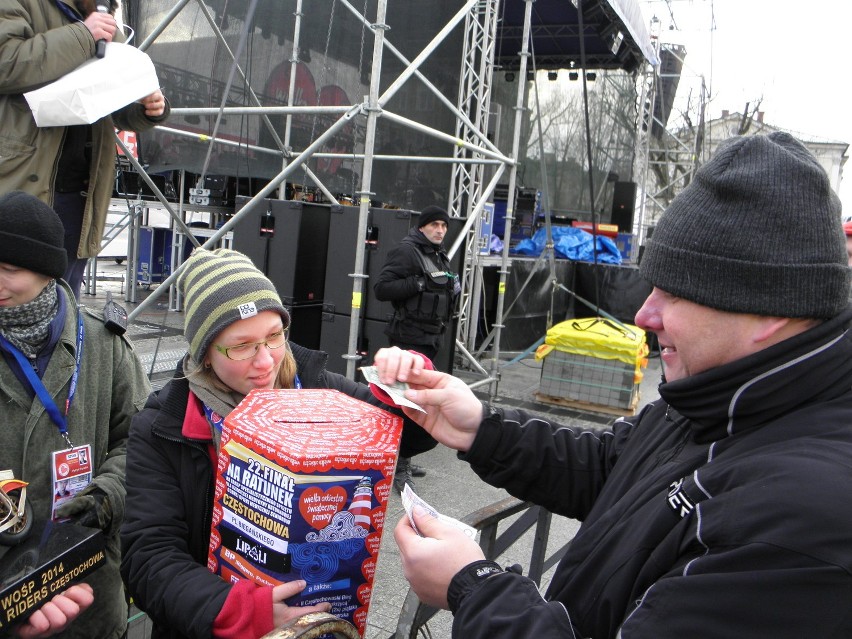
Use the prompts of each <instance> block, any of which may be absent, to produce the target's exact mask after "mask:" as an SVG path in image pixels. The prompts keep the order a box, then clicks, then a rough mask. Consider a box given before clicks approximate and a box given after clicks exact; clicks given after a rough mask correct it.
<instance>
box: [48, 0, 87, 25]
mask: <svg viewBox="0 0 852 639" xmlns="http://www.w3.org/2000/svg"><path fill="white" fill-rule="evenodd" d="M54 2H55V3H56V8H57V9H59V10H60V11H61V12H62V13H63V14H65V17H66V18H68V19H69V20H71V22H82V21H83V20H82V19H81V17H80V16H79V15H77V14H76V13H75V12H74V10H73V9H72V8H71V7H69V6H68V5H67V4H65V3H64V2H62V0H54Z"/></svg>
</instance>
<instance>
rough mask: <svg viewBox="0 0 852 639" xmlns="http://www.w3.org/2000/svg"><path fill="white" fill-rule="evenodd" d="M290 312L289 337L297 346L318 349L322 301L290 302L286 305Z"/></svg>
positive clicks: (322, 311) (320, 338)
mask: <svg viewBox="0 0 852 639" xmlns="http://www.w3.org/2000/svg"><path fill="white" fill-rule="evenodd" d="M286 308H287V310H288V311H289V312H290V334H289V339H291V340H292V341H294V342H295V343H296V344H298V345H299V346H304V347H305V348H312V349H314V350H319V349H320V348H321V341H322V327H323V322H322V317H323V313H324V311H325V307H324V306H323V304H322V302H318V303H313V304H292V305H287V306H286Z"/></svg>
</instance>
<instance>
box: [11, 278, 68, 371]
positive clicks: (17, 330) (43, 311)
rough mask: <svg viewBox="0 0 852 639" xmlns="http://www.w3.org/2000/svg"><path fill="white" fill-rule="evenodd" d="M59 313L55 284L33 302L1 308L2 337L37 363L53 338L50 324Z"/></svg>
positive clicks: (51, 282) (47, 287)
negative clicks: (42, 350) (50, 338)
mask: <svg viewBox="0 0 852 639" xmlns="http://www.w3.org/2000/svg"><path fill="white" fill-rule="evenodd" d="M58 312H59V297H58V296H57V293H56V280H53V279H52V280H50V283H49V284H48V285H47V286H45V287H44V290H43V291H42V292H41V293H39V294H38V296H37V297H36V298H35V299H34V300H32V301H31V302H27V303H26V304H20V305H18V306H11V307H0V333H2V335H3V337H5V338H6V339H7V340H9V342H10V343H11V344H12V345H13V346H14V347H15V348H17V349H18V350H19V351H21V353H23V354H24V357H26V358H27V359H35V358H36V357H37V356H38V353H39V351H40V350H41V349H42V348H43V347H44V345H45V344H47V340H48V338H49V337H50V323H51V322H52V321H53V319H54V318H55V317H56V314H57V313H58Z"/></svg>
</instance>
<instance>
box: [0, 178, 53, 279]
mask: <svg viewBox="0 0 852 639" xmlns="http://www.w3.org/2000/svg"><path fill="white" fill-rule="evenodd" d="M64 241H65V230H64V229H63V227H62V221H61V220H60V219H59V216H58V215H57V214H56V212H55V211H54V210H53V209H52V208H50V207H49V206H48V205H47V204H45V203H44V202H42V201H41V200H39V199H38V198H37V197H35V196H34V195H30V194H29V193H24V192H23V191H12V192H11V193H6V194H5V195H3V196H0V262H3V263H5V264H11V265H13V266H18V267H20V268H25V269H27V270H28V271H34V272H35V273H41V274H42V275H49V276H50V277H53V278H56V279H59V278H61V277H62V276H63V275H64V274H65V267H66V266H67V265H68V257H67V256H66V255H65V248H64Z"/></svg>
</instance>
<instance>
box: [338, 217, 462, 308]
mask: <svg viewBox="0 0 852 639" xmlns="http://www.w3.org/2000/svg"><path fill="white" fill-rule="evenodd" d="M358 214H359V209H358V207H355V206H333V207H331V217H330V225H329V232H328V259H329V263H328V267H327V268H326V270H325V285H324V291H325V297H324V298H323V300H324V301H325V303H326V305H327V306H329V307H330V309H331V312H333V313H337V314H341V315H349V314H351V312H352V278H351V277H349V274H350V273H354V272H355V251H356V237H357V235H358ZM368 215H369V217H368V220H367V233H366V237H365V238H364V241H365V243H366V246H365V250H364V272H365V273H366V275H367V279H366V280H364V285H363V295H362V300H361V315H362V316H363V317H365V318H367V319H371V320H379V321H382V322H384V321H386V320H387V318H388V317H390V316H391V315H393V306H392V305H391V303H390V302H380V301H379V300H377V299H376V295H375V293H374V292H373V286H374V285H375V283H376V282H377V281H378V279H379V275H380V274H381V272H382V269H383V268H384V265H385V262H386V261H387V258H388V254H389V253H390V252H391V251H392V250H393V249H394V248H396V247H397V246H398V245H399V242H400V240H402V238H404V237H405V236H406V235H408V231H409V230H410V229H411V228H412V227H415V226H416V224H417V219H418V217H419V215H420V214H419V213H417V212H414V211H407V210H403V209H370V210H369V212H368ZM463 226H464V220H462V219H459V218H451V219H450V224H449V230H448V233H447V238H448V239H447V241H445V242H444V246H445V247H449V246H450V245H451V244H452V242H453V241H455V239H456V237H458V234H459V233H460V232H461V230H462V227H463ZM462 253H463V250H459V251H458V252H457V254H456V256H455V257H454V259H453V260H452V261H451V262H450V268H451V269H452V270H453V272H454V273H460V272H461V269H462V263H463V260H462Z"/></svg>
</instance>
